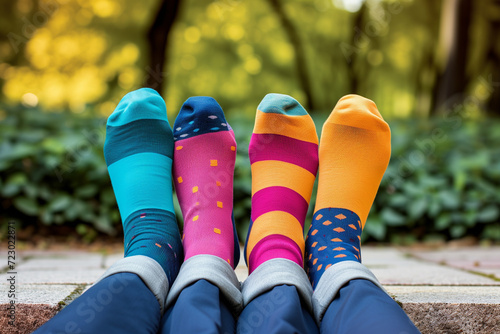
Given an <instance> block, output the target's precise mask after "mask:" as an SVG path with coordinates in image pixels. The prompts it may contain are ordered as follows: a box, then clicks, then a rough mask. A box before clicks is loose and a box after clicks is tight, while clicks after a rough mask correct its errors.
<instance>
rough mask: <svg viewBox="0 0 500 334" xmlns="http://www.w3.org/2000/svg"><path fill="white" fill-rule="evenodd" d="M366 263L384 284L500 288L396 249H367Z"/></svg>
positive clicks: (489, 279) (483, 279)
mask: <svg viewBox="0 0 500 334" xmlns="http://www.w3.org/2000/svg"><path fill="white" fill-rule="evenodd" d="M361 257H362V260H363V264H365V265H366V266H367V267H368V268H370V269H371V270H372V271H373V273H374V274H375V276H376V277H377V278H378V279H379V281H380V282H381V283H382V284H384V285H498V286H500V281H495V280H493V279H491V278H488V277H483V276H479V275H474V274H471V273H469V272H466V271H463V270H459V269H455V268H450V267H447V266H443V265H439V264H437V263H434V262H428V261H422V260H418V259H414V258H411V257H408V256H406V255H405V253H404V252H402V251H399V250H397V249H394V248H374V247H365V248H363V250H362V254H361Z"/></svg>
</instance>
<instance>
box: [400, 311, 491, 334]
mask: <svg viewBox="0 0 500 334" xmlns="http://www.w3.org/2000/svg"><path fill="white" fill-rule="evenodd" d="M403 310H404V311H405V312H406V314H408V316H409V317H410V319H411V320H412V321H413V323H414V324H415V325H416V326H417V328H418V329H419V330H420V331H421V332H422V334H441V333H442V334H445V333H446V334H449V333H471V334H472V333H474V334H475V333H481V334H498V333H500V305H498V304H497V305H492V304H448V303H404V304H403Z"/></svg>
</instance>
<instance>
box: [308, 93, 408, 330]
mask: <svg viewBox="0 0 500 334" xmlns="http://www.w3.org/2000/svg"><path fill="white" fill-rule="evenodd" d="M390 139H391V136H390V129H389V126H388V125H387V123H386V122H385V121H384V120H383V118H382V116H381V115H380V113H379V112H378V110H377V107H376V105H375V103H373V102H372V101H370V100H368V99H365V98H362V97H360V96H357V95H349V96H346V97H343V98H342V99H340V101H339V102H338V104H337V106H336V107H335V108H334V110H333V111H332V113H331V115H330V117H329V118H328V119H327V121H326V122H325V124H324V126H323V132H322V135H321V143H320V148H319V161H320V168H319V180H318V194H317V199H316V207H315V213H314V215H313V222H312V224H311V229H310V230H309V233H308V235H307V241H306V252H307V263H306V265H307V272H308V274H309V278H310V280H311V283H312V285H313V287H314V294H313V306H314V315H315V317H316V321H317V322H320V321H321V320H322V319H323V316H324V315H325V312H327V310H328V317H327V318H325V319H324V321H325V324H323V323H322V324H321V328H322V329H323V330H324V332H325V333H330V332H335V331H334V330H333V328H335V327H330V326H329V325H338V324H341V325H342V327H337V328H338V329H343V330H346V331H345V333H351V332H352V333H354V332H356V333H373V331H374V330H375V328H378V327H380V328H385V327H384V326H385V324H384V319H388V320H387V322H389V319H390V321H392V323H398V324H400V323H405V324H408V317H406V315H405V314H404V312H402V310H401V308H400V307H399V306H398V305H397V304H396V302H395V301H393V300H392V299H391V298H390V297H389V296H387V295H385V296H384V294H385V292H383V288H382V286H381V285H380V283H379V282H378V281H377V279H376V278H375V276H374V275H373V274H372V273H371V271H370V270H368V269H367V268H366V267H365V266H363V265H362V264H361V247H360V240H361V232H362V230H363V227H364V225H365V223H366V218H367V216H368V212H369V211H370V208H371V206H372V204H373V200H374V199H375V195H376V193H377V189H378V187H379V184H380V181H381V179H382V176H383V174H384V172H385V170H386V168H387V165H388V163H389V158H390V151H391V148H390ZM365 311H366V314H365V313H364V312H365ZM349 312H352V314H351V315H349V316H345V317H344V318H343V319H338V318H340V316H343V315H345V314H346V313H349ZM360 313H363V314H361V315H360ZM353 314H357V315H358V316H357V317H356V316H353ZM360 319H363V321H360ZM368 324H370V325H371V326H365V325H368ZM405 328H407V330H411V331H410V332H413V329H414V326H413V325H412V324H411V322H410V323H409V326H407V327H405ZM362 329H366V330H367V331H366V332H363V330H362ZM341 332H342V331H341ZM387 333H393V331H392V330H391V331H389V332H387Z"/></svg>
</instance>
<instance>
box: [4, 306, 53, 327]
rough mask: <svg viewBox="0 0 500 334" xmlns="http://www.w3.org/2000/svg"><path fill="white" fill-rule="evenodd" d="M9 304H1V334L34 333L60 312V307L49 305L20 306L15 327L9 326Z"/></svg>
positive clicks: (17, 310)
mask: <svg viewBox="0 0 500 334" xmlns="http://www.w3.org/2000/svg"><path fill="white" fill-rule="evenodd" d="M7 307H8V304H0V332H1V333H13V334H14V333H16V334H24V333H32V332H33V331H34V330H35V329H37V328H38V327H40V326H41V325H43V324H44V323H46V322H47V321H48V320H49V319H50V318H52V317H53V316H54V315H56V314H57V312H58V311H59V308H58V306H55V305H49V304H20V305H17V307H16V323H15V326H11V325H9V318H8V313H7V310H6V309H7Z"/></svg>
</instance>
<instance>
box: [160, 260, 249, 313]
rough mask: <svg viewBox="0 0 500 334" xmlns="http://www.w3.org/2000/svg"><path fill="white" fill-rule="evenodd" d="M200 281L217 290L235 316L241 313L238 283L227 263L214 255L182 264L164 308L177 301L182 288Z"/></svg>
mask: <svg viewBox="0 0 500 334" xmlns="http://www.w3.org/2000/svg"><path fill="white" fill-rule="evenodd" d="M201 279H204V280H207V281H209V282H210V283H212V284H214V285H215V286H217V287H218V288H219V290H220V292H221V293H222V295H223V296H224V297H225V299H226V300H227V302H228V303H229V307H230V308H231V309H232V310H234V311H235V314H239V313H240V312H241V310H242V309H243V298H242V297H241V291H240V282H239V281H238V278H237V277H236V274H235V273H234V270H233V268H232V267H231V266H230V265H229V263H227V262H226V261H224V260H223V259H221V258H220V257H218V256H214V255H196V256H193V257H191V258H189V259H188V260H186V261H185V262H184V263H183V264H182V266H181V270H180V271H179V275H178V276H177V278H176V279H175V281H174V284H172V288H171V289H170V293H169V294H168V296H167V303H166V307H167V308H168V307H169V306H170V305H172V304H173V303H174V302H175V301H176V300H177V297H179V294H180V293H181V292H182V290H183V289H184V288H186V287H188V286H189V285H191V284H193V283H195V282H197V281H199V280H201Z"/></svg>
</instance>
